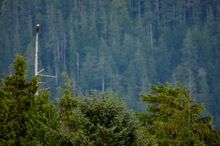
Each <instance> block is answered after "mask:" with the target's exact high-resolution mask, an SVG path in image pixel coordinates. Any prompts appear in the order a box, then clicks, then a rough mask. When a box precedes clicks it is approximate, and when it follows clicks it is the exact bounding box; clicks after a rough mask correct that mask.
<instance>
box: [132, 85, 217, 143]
mask: <svg viewBox="0 0 220 146" xmlns="http://www.w3.org/2000/svg"><path fill="white" fill-rule="evenodd" d="M151 90H152V92H151V93H149V94H142V95H141V97H142V100H143V101H144V102H147V103H148V106H147V110H148V111H149V112H151V113H149V114H146V113H136V115H137V118H138V119H139V120H140V121H141V122H142V124H143V125H144V126H145V127H146V130H147V131H149V132H150V133H151V134H153V135H155V136H156V139H157V141H158V143H159V144H160V145H203V144H206V145H219V144H220V143H219V142H220V141H219V134H220V133H219V131H216V130H215V129H214V127H213V125H212V124H211V121H212V116H211V115H209V116H206V117H201V113H202V111H203V109H204V108H203V105H202V104H195V103H194V101H193V100H192V99H190V97H189V90H186V89H185V88H184V87H183V85H182V84H181V83H178V84H177V87H171V85H170V84H169V83H167V84H165V85H163V84H159V85H158V86H155V85H151Z"/></svg>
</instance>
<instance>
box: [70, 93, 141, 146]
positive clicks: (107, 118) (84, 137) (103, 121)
mask: <svg viewBox="0 0 220 146" xmlns="http://www.w3.org/2000/svg"><path fill="white" fill-rule="evenodd" d="M77 112H78V113H79V114H78V115H77V117H76V119H74V121H75V122H76V123H77V125H78V127H79V128H78V135H77V137H76V144H77V145H94V146H110V145H111V146H118V145H126V146H132V145H135V144H136V138H137V137H136V129H137V126H136V123H135V122H134V121H133V120H132V117H131V113H130V112H129V111H128V110H127V108H126V106H125V104H124V102H122V101H119V100H118V99H117V95H115V94H113V93H112V92H110V91H106V92H105V93H102V94H96V93H94V94H93V95H92V96H91V97H85V98H83V100H82V102H80V103H79V107H78V109H77Z"/></svg>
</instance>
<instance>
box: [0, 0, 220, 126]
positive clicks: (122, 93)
mask: <svg viewBox="0 0 220 146" xmlns="http://www.w3.org/2000/svg"><path fill="white" fill-rule="evenodd" d="M36 24H40V32H39V69H40V70H41V69H44V71H43V74H48V75H53V76H56V78H55V79H54V78H45V77H41V78H40V81H39V82H46V84H39V85H38V86H39V87H38V88H39V89H42V90H43V89H45V88H48V92H49V93H50V96H49V95H48V96H49V99H50V100H51V101H52V103H53V104H54V105H56V104H58V101H57V100H56V98H58V97H62V92H60V91H59V90H57V88H58V87H59V88H64V85H63V83H64V82H65V80H64V78H63V77H62V72H65V73H66V74H67V76H68V78H69V79H70V81H71V85H72V86H71V90H70V91H71V92H74V93H75V96H76V97H78V96H79V97H83V96H86V97H87V96H88V97H90V96H92V95H93V93H94V92H95V93H97V94H98V93H102V92H105V91H109V90H110V91H112V92H113V93H117V95H118V96H119V97H120V98H122V99H125V103H126V105H127V107H128V108H129V109H132V110H134V111H136V112H146V104H145V103H143V102H142V100H143V99H142V97H141V95H142V94H148V93H150V92H151V86H150V84H153V85H160V84H161V85H164V86H166V82H169V83H170V85H169V86H170V87H174V88H175V87H178V86H179V85H178V82H181V83H182V84H183V86H184V87H185V88H186V89H187V90H190V92H189V93H188V94H189V95H188V96H189V98H190V100H194V101H195V102H196V104H203V105H204V110H203V112H202V113H201V115H202V116H208V115H212V116H213V121H212V124H213V126H214V127H215V128H217V129H220V124H219V123H220V108H219V105H220V92H219V91H220V80H219V75H220V41H219V40H220V1H219V0H178V1H177V0H65V1H60V0H44V1H40V0H1V2H0V27H1V29H0V77H1V78H4V73H6V74H8V75H10V74H13V71H12V70H11V69H10V68H9V66H10V65H11V64H12V60H13V59H14V56H15V54H16V53H19V54H21V55H22V56H24V57H25V60H26V62H27V80H30V79H31V77H32V76H34V68H35V67H34V63H35V60H34V58H35V39H36V30H35V27H36ZM158 83H159V84H158ZM167 86H168V85H167ZM45 96H46V95H45ZM48 96H47V97H48ZM147 108H148V106H147Z"/></svg>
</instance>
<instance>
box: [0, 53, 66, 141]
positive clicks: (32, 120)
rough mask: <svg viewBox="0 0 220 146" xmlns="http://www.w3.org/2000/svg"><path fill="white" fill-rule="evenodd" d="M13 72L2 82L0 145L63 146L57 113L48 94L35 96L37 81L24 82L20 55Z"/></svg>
mask: <svg viewBox="0 0 220 146" xmlns="http://www.w3.org/2000/svg"><path fill="white" fill-rule="evenodd" d="M12 69H13V70H14V73H13V74H12V75H5V78H4V79H1V86H0V144H1V145H59V144H62V141H63V140H62V139H63V138H65V135H63V134H62V132H60V122H59V119H58V114H57V113H58V110H57V109H56V108H55V106H54V105H53V104H52V102H51V101H50V100H49V94H48V93H47V92H41V93H40V94H39V95H37V96H36V95H35V94H36V92H37V90H38V79H39V77H38V76H35V77H33V78H32V79H31V80H30V81H26V62H25V60H24V58H23V57H22V56H20V55H19V54H17V55H16V59H15V61H14V64H13V65H12Z"/></svg>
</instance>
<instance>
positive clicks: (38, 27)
mask: <svg viewBox="0 0 220 146" xmlns="http://www.w3.org/2000/svg"><path fill="white" fill-rule="evenodd" d="M39 31H40V24H37V26H36V33H38V32H39Z"/></svg>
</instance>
